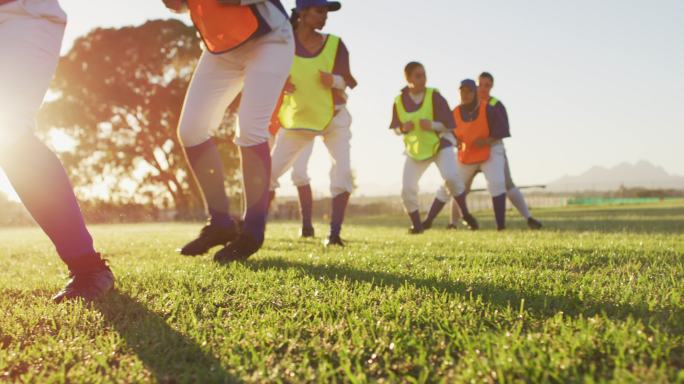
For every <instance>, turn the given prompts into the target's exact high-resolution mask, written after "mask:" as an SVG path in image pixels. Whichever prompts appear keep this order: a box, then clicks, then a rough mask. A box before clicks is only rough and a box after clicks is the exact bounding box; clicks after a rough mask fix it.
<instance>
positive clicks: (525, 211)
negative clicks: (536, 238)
mask: <svg viewBox="0 0 684 384" xmlns="http://www.w3.org/2000/svg"><path fill="white" fill-rule="evenodd" d="M506 195H507V196H508V200H510V201H511V203H512V204H513V206H514V207H515V209H517V210H518V212H520V215H521V216H522V217H524V218H525V220H527V219H529V218H530V217H532V215H531V214H530V209H529V208H528V207H527V202H526V201H525V196H523V194H522V192H520V189H518V188H517V187H515V188H511V189H509V190H508V192H506Z"/></svg>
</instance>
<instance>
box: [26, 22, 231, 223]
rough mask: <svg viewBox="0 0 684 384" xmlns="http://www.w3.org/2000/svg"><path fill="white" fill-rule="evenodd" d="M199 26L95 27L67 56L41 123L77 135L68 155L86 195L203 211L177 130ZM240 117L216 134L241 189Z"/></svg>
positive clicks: (65, 158) (64, 156) (182, 210)
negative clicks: (234, 139)
mask: <svg viewBox="0 0 684 384" xmlns="http://www.w3.org/2000/svg"><path fill="white" fill-rule="evenodd" d="M200 52H201V51H200V42H199V39H198V38H197V35H196V32H195V30H194V28H192V27H190V26H188V25H185V24H183V23H182V22H180V21H177V20H155V21H149V22H147V23H145V24H143V25H141V26H138V27H125V28H121V29H96V30H93V31H92V32H90V33H89V34H88V35H86V36H84V37H81V38H79V39H78V40H76V42H75V44H74V46H73V48H72V49H71V50H70V51H69V52H68V53H67V54H66V55H65V56H64V57H63V58H62V59H61V61H60V63H59V66H58V69H57V73H56V76H55V80H54V82H53V85H52V88H51V92H50V94H49V95H48V96H49V102H48V103H47V104H46V105H45V106H44V108H43V110H42V112H41V115H40V118H39V126H40V127H41V128H40V129H41V131H42V132H49V131H50V130H53V129H59V130H62V131H63V132H64V133H66V134H67V135H69V136H71V137H72V138H74V139H75V143H76V144H75V148H74V150H73V151H70V152H68V153H63V154H62V159H63V161H64V162H65V163H66V165H67V168H68V169H69V171H70V176H71V178H72V181H73V182H74V184H75V186H76V187H77V191H78V192H79V194H80V195H81V196H82V197H86V198H90V199H92V198H96V199H102V200H104V201H106V202H109V203H111V202H114V203H138V204H140V203H144V204H154V205H156V206H158V207H175V208H176V209H177V211H178V213H179V216H180V217H182V218H188V217H190V216H194V215H195V214H196V213H197V212H201V202H200V200H199V199H198V197H199V196H200V194H199V193H198V191H197V186H196V185H195V183H194V181H193V180H192V177H191V176H190V173H189V169H188V168H187V165H186V162H185V159H184V155H183V152H182V147H181V144H180V142H179V140H178V137H177V134H176V128H177V125H178V120H179V117H180V113H181V108H182V104H183V100H184V97H185V92H186V89H187V86H188V83H189V81H190V79H191V77H192V73H193V71H194V68H195V65H196V64H197V59H198V58H199V55H200ZM234 122H235V119H234V114H231V113H228V114H227V115H226V119H225V121H224V124H223V126H222V127H221V129H220V130H219V134H218V136H217V140H219V141H220V142H221V145H220V146H219V147H220V148H221V149H222V157H223V159H224V164H226V175H227V179H228V184H229V188H230V189H231V190H232V191H233V192H236V191H237V190H238V189H239V188H240V187H239V183H237V171H238V169H239V157H238V151H237V150H236V147H235V145H234V144H232V136H233V132H234V129H232V127H233V125H234Z"/></svg>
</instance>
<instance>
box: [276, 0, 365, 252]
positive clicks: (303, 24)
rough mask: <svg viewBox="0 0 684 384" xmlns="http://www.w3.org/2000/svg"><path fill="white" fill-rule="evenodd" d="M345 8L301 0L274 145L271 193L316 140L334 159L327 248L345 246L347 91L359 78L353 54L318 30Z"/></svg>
mask: <svg viewBox="0 0 684 384" xmlns="http://www.w3.org/2000/svg"><path fill="white" fill-rule="evenodd" d="M341 7H342V6H341V4H340V3H339V2H337V1H326V0H297V7H296V9H295V10H294V15H293V21H294V22H295V24H296V29H295V47H296V48H295V49H296V54H295V60H294V64H293V66H292V71H291V73H290V78H289V80H288V83H287V85H286V87H285V96H284V98H283V105H282V106H281V107H280V111H279V113H278V117H279V119H280V123H281V125H282V129H281V130H280V131H279V132H278V135H277V137H276V141H275V146H274V147H273V172H272V175H271V191H275V189H276V188H277V187H278V179H279V178H280V177H281V176H282V175H283V174H284V173H285V172H286V171H287V170H288V169H289V168H290V167H291V166H292V164H293V162H294V161H295V159H297V157H298V156H300V155H301V153H302V152H303V151H305V150H307V148H309V147H310V146H311V143H312V142H313V141H314V139H315V138H316V137H317V136H322V137H323V143H324V144H325V146H326V148H327V149H328V152H329V153H330V157H331V158H332V161H333V166H332V169H331V170H330V192H331V193H332V196H333V199H332V215H331V222H330V234H329V235H328V237H327V239H326V240H325V245H326V246H344V242H343V241H342V238H341V236H340V234H341V231H342V223H343V222H344V215H345V211H346V209H347V204H348V202H349V196H350V195H351V193H352V190H353V180H352V172H351V158H350V149H351V130H350V126H351V115H350V114H349V111H348V110H347V106H346V104H347V95H346V89H347V88H354V87H356V80H355V79H354V77H353V76H352V74H351V71H350V69H349V52H348V51H347V48H346V46H345V45H344V43H343V42H342V40H341V39H340V38H339V37H337V36H335V35H331V34H322V33H320V32H318V31H320V30H321V29H323V28H324V27H325V24H326V21H327V18H328V12H335V11H338V10H340V8H341ZM304 227H311V223H310V222H309V223H306V222H305V223H304ZM311 228H312V227H311ZM304 229H309V228H303V230H304Z"/></svg>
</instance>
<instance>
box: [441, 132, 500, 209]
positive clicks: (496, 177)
mask: <svg viewBox="0 0 684 384" xmlns="http://www.w3.org/2000/svg"><path fill="white" fill-rule="evenodd" d="M505 167H506V150H505V149H504V146H503V143H501V142H499V143H496V144H494V145H492V148H491V153H490V155H489V160H487V161H485V162H483V163H477V164H463V163H461V162H460V161H459V162H458V170H459V173H460V174H461V176H462V177H463V180H464V181H465V186H466V190H470V187H471V185H472V183H473V179H474V178H475V175H477V173H478V172H482V173H484V176H485V179H487V190H488V191H489V194H490V195H492V197H495V196H500V195H502V194H504V193H506V174H505ZM436 198H437V199H438V200H439V201H442V202H445V203H446V202H448V201H449V193H448V191H447V190H446V188H444V187H441V188H440V189H439V190H438V191H437V196H436Z"/></svg>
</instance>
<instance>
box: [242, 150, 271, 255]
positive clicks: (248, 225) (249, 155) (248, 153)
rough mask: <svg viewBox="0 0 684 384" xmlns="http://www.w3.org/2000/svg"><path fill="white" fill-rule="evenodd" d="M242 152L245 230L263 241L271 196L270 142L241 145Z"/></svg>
mask: <svg viewBox="0 0 684 384" xmlns="http://www.w3.org/2000/svg"><path fill="white" fill-rule="evenodd" d="M240 153H241V155H242V180H243V185H244V188H243V190H244V195H245V216H244V219H245V224H244V227H243V232H244V233H247V234H249V235H251V236H252V237H253V238H254V239H255V240H257V242H259V243H262V242H263V241H264V231H265V229H266V216H267V214H268V203H269V198H270V191H269V181H270V180H271V152H270V151H269V147H268V143H262V144H259V145H255V146H251V147H240Z"/></svg>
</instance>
